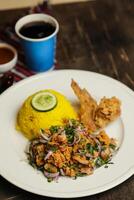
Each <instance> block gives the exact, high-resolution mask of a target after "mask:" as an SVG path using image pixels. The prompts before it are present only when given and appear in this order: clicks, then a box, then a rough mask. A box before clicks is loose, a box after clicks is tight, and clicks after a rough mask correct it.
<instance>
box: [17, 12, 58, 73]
mask: <svg viewBox="0 0 134 200" xmlns="http://www.w3.org/2000/svg"><path fill="white" fill-rule="evenodd" d="M15 31H16V33H17V35H18V36H19V38H20V40H21V44H22V47H23V50H24V54H25V60H26V64H27V67H29V69H30V70H32V71H34V72H44V71H45V72H46V71H49V70H52V69H53V68H54V61H55V54H56V40H57V33H58V31H59V24H58V22H57V20H56V19H55V18H53V17H52V16H50V15H46V14H40V13H36V14H30V15H26V16H24V17H22V18H21V19H19V20H18V21H17V23H16V25H15Z"/></svg>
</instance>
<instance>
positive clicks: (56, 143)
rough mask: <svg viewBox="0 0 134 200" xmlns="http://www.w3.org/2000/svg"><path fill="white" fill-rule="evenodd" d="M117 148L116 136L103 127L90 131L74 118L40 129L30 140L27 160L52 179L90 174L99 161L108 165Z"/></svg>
mask: <svg viewBox="0 0 134 200" xmlns="http://www.w3.org/2000/svg"><path fill="white" fill-rule="evenodd" d="M116 149H117V142H116V140H115V139H113V138H110V137H109V136H108V135H107V134H106V133H105V131H101V132H100V133H98V134H97V135H94V134H89V133H88V129H87V128H86V127H85V126H84V125H83V124H82V123H81V122H80V121H78V120H74V119H73V120H66V121H64V125H61V126H51V127H50V128H49V129H47V130H45V129H41V135H40V136H39V137H38V138H36V139H33V140H31V141H30V144H29V146H28V150H27V156H28V160H29V163H30V164H31V165H32V166H33V167H35V168H37V169H38V170H41V171H42V172H43V174H44V176H45V177H47V179H48V181H52V180H57V179H58V177H59V176H68V177H73V178H77V177H78V176H85V175H90V174H92V173H93V172H94V170H95V169H96V168H98V167H100V166H102V165H105V167H107V166H108V164H110V163H111V158H112V155H113V153H114V152H115V150H116Z"/></svg>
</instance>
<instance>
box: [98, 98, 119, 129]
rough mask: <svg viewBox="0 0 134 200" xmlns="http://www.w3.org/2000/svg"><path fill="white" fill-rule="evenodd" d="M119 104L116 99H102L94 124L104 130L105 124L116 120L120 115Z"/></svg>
mask: <svg viewBox="0 0 134 200" xmlns="http://www.w3.org/2000/svg"><path fill="white" fill-rule="evenodd" d="M120 106H121V102H120V101H119V99H117V98H116V97H112V98H106V97H104V98H102V99H101V101H100V103H99V105H98V107H97V109H96V113H95V124H96V126H97V127H98V128H104V127H105V126H106V125H107V124H109V123H110V122H112V121H114V120H115V119H117V117H118V116H120V114H121V108H120Z"/></svg>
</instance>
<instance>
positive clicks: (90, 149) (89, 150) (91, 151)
mask: <svg viewBox="0 0 134 200" xmlns="http://www.w3.org/2000/svg"><path fill="white" fill-rule="evenodd" d="M86 149H87V151H88V152H89V153H90V154H92V155H93V153H94V147H93V146H92V145H91V144H90V143H88V144H87V145H86Z"/></svg>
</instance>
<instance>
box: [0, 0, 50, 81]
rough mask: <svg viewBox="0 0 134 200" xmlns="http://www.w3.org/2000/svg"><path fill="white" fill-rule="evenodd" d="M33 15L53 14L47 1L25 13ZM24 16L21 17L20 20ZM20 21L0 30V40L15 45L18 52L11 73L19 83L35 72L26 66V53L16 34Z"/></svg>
mask: <svg viewBox="0 0 134 200" xmlns="http://www.w3.org/2000/svg"><path fill="white" fill-rule="evenodd" d="M31 13H46V14H51V8H50V7H49V5H48V3H47V1H44V2H43V3H42V4H39V5H37V6H36V7H33V8H30V9H29V11H27V12H25V13H24V14H23V16H24V15H26V14H31ZM20 17H22V16H19V18H20ZM17 20H18V19H16V20H15V22H12V23H11V24H8V25H7V26H6V28H2V27H1V30H0V40H1V41H2V42H6V43H9V44H11V45H13V46H14V47H15V48H16V50H17V52H18V61H17V64H16V66H15V67H14V68H13V69H12V70H11V72H12V73H13V75H14V81H15V82H18V81H20V80H22V79H24V78H26V77H29V76H31V75H34V74H35V72H32V71H31V70H29V69H28V68H27V67H26V64H25V57H24V52H23V50H22V48H21V45H20V41H19V38H18V37H17V36H16V34H15V32H14V25H15V23H16V21H17Z"/></svg>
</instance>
